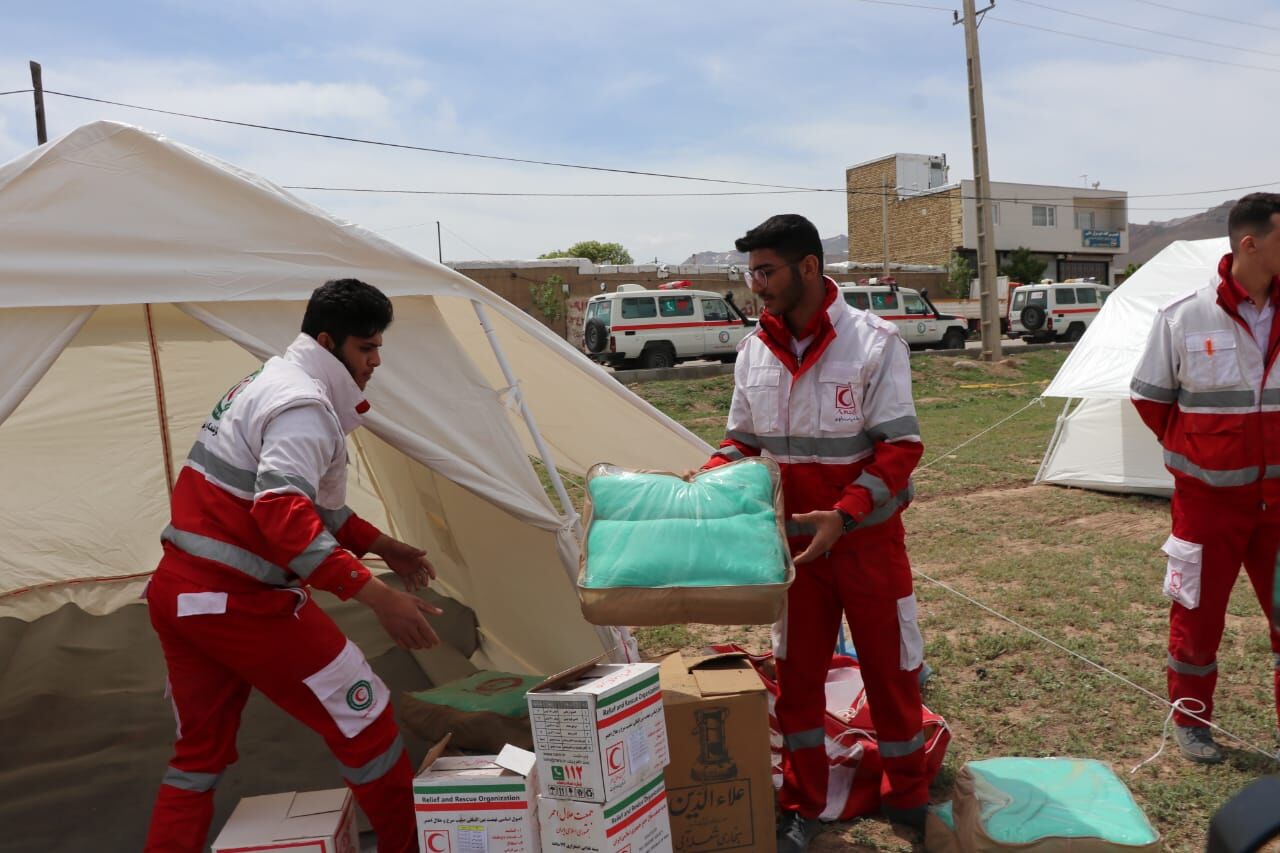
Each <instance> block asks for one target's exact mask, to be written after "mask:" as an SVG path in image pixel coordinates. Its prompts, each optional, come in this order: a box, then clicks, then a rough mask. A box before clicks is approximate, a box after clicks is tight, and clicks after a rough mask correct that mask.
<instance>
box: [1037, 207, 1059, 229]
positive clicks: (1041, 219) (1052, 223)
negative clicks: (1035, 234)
mask: <svg viewBox="0 0 1280 853" xmlns="http://www.w3.org/2000/svg"><path fill="white" fill-rule="evenodd" d="M1057 213H1058V209H1057V208H1056V207H1045V206H1043V205H1039V204H1033V205H1032V206H1031V224H1032V225H1041V226H1044V227H1045V228H1055V227H1057V225H1058V222H1057V219H1058V216H1057Z"/></svg>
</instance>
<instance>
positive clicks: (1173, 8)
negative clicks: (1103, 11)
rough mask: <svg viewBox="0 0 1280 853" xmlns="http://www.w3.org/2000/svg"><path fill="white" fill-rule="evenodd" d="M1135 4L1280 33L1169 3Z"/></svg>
mask: <svg viewBox="0 0 1280 853" xmlns="http://www.w3.org/2000/svg"><path fill="white" fill-rule="evenodd" d="M1133 2H1135V3H1142V4H1144V5H1146V6H1155V7H1156V8H1157V9H1168V10H1169V11H1170V12H1181V13H1182V14H1184V15H1195V16H1197V17H1200V18H1208V19H1210V20H1212V21H1225V22H1226V23H1228V24H1240V25H1241V26H1245V27H1249V28H1251V29H1262V30H1274V31H1275V32H1278V33H1280V27H1272V26H1268V25H1267V24H1260V23H1258V22H1257V21H1242V20H1240V19H1239V18H1225V17H1223V16H1222V15H1210V14H1209V13H1208V12H1198V11H1196V10H1194V9H1183V8H1181V7H1180V6H1170V5H1169V4H1167V3H1157V2H1155V0H1133Z"/></svg>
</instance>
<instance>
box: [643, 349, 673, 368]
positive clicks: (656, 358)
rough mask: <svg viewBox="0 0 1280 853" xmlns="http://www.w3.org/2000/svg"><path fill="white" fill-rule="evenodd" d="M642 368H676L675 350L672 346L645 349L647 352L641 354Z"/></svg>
mask: <svg viewBox="0 0 1280 853" xmlns="http://www.w3.org/2000/svg"><path fill="white" fill-rule="evenodd" d="M640 366H641V367H645V368H648V369H650V370H653V369H654V368H659V367H675V366H676V353H675V350H673V349H672V348H671V344H658V345H656V346H651V347H645V351H644V352H642V353H640Z"/></svg>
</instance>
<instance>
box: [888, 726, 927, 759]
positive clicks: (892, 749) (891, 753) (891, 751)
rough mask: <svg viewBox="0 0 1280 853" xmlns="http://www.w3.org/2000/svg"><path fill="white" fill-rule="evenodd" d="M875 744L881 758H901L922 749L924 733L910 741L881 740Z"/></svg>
mask: <svg viewBox="0 0 1280 853" xmlns="http://www.w3.org/2000/svg"><path fill="white" fill-rule="evenodd" d="M877 743H878V744H879V746H880V757H881V758H902V757H903V756H905V755H910V754H911V753H913V752H915V751H916V750H918V749H923V748H924V732H920V733H919V734H918V735H916V736H915V737H913V738H912V739H911V740H881V741H877Z"/></svg>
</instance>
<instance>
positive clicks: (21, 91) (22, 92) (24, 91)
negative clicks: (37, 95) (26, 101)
mask: <svg viewBox="0 0 1280 853" xmlns="http://www.w3.org/2000/svg"><path fill="white" fill-rule="evenodd" d="M34 91H35V90H34V89H11V90H9V91H8V92H0V95H25V94H27V93H28V92H34Z"/></svg>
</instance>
